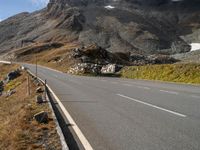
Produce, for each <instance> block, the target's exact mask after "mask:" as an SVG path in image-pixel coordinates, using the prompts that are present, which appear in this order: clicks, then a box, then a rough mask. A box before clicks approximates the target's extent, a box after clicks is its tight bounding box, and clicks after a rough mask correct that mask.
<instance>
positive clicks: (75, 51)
mask: <svg viewBox="0 0 200 150" xmlns="http://www.w3.org/2000/svg"><path fill="white" fill-rule="evenodd" d="M71 55H72V57H73V58H79V57H81V56H82V55H83V53H82V51H81V50H80V49H79V48H75V49H73V50H72V54H71Z"/></svg>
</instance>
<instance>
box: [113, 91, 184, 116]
mask: <svg viewBox="0 0 200 150" xmlns="http://www.w3.org/2000/svg"><path fill="white" fill-rule="evenodd" d="M117 95H118V96H120V97H123V98H126V99H129V100H132V101H135V102H138V103H141V104H144V105H147V106H150V107H153V108H156V109H159V110H162V111H166V112H168V113H171V114H174V115H177V116H180V117H184V118H185V117H187V116H186V115H184V114H181V113H178V112H175V111H172V110H168V109H165V108H162V107H159V106H156V105H153V104H149V103H146V102H143V101H140V100H137V99H134V98H131V97H128V96H125V95H122V94H117Z"/></svg>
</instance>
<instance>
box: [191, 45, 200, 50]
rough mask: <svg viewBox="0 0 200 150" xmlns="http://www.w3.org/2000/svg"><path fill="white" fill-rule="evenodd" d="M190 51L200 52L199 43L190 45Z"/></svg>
mask: <svg viewBox="0 0 200 150" xmlns="http://www.w3.org/2000/svg"><path fill="white" fill-rule="evenodd" d="M190 45H191V51H196V50H200V43H191V44H190Z"/></svg>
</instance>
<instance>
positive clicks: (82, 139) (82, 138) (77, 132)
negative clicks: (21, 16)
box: [38, 68, 93, 150]
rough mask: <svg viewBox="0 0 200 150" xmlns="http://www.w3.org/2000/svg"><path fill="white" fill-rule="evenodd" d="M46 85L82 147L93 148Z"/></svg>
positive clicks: (88, 149)
mask: <svg viewBox="0 0 200 150" xmlns="http://www.w3.org/2000/svg"><path fill="white" fill-rule="evenodd" d="M46 69H47V68H46ZM38 78H39V77H38ZM39 79H40V80H41V81H42V82H43V83H44V81H43V80H42V79H41V78H39ZM46 86H47V88H48V89H49V91H50V92H51V93H52V95H53V96H54V98H55V99H56V101H57V103H58V105H59V106H60V108H61V110H62V112H63V113H64V115H65V117H66V118H67V119H68V121H69V124H72V125H73V126H72V128H73V130H74V132H75V133H76V135H77V136H78V138H79V140H80V141H81V143H82V145H83V147H84V148H85V149H86V150H93V148H92V146H91V145H90V143H89V142H88V140H87V139H86V137H85V136H84V135H83V133H82V131H81V130H80V129H79V127H78V125H77V124H76V123H75V121H74V120H73V118H72V117H71V115H70V114H69V112H68V111H67V109H66V108H65V107H64V105H63V104H62V103H61V101H60V99H59V98H58V96H57V95H56V94H55V93H54V91H53V90H52V89H51V88H50V86H49V85H48V84H47V85H46Z"/></svg>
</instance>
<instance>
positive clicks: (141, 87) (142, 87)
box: [136, 86, 150, 90]
mask: <svg viewBox="0 0 200 150" xmlns="http://www.w3.org/2000/svg"><path fill="white" fill-rule="evenodd" d="M136 87H137V88H140V89H145V90H150V88H149V87H145V86H136Z"/></svg>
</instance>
